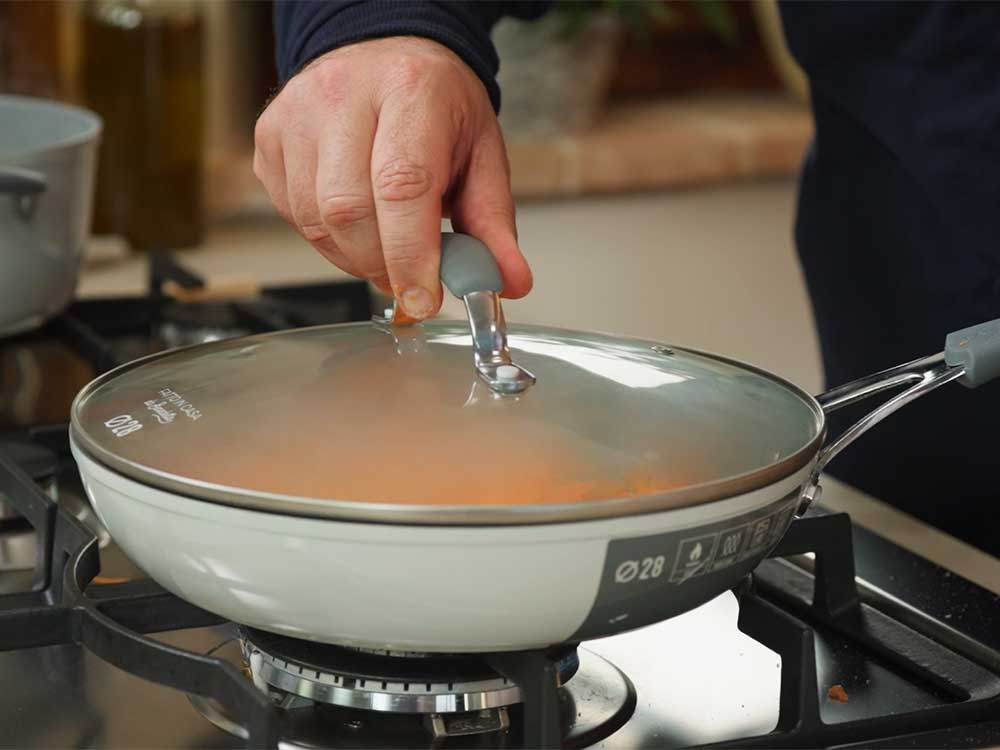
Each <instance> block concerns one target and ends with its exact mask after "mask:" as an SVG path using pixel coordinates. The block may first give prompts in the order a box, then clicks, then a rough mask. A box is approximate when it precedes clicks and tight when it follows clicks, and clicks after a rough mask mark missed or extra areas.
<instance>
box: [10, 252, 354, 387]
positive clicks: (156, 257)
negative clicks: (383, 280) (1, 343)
mask: <svg viewBox="0 0 1000 750" xmlns="http://www.w3.org/2000/svg"><path fill="white" fill-rule="evenodd" d="M148 278H149V293H148V294H147V295H146V296H144V297H111V298H104V299H86V300H78V301H76V302H74V303H73V304H72V305H71V306H70V307H69V308H68V309H67V310H65V311H64V312H63V313H61V314H60V315H58V316H56V317H55V318H53V319H52V320H50V321H49V322H48V323H47V324H46V325H45V326H44V327H43V328H41V329H39V330H38V331H34V332H32V333H29V334H25V335H24V336H23V338H25V339H31V340H55V341H59V342H62V343H63V344H65V345H66V346H67V347H68V348H69V349H71V350H72V351H74V352H76V353H77V354H78V355H79V356H80V357H81V358H83V360H84V361H86V362H87V363H88V364H89V365H90V366H91V368H92V369H93V371H94V375H100V374H101V373H104V372H107V371H108V370H111V369H113V368H115V367H117V366H118V365H121V364H124V363H125V361H127V360H131V359H134V358H135V357H136V356H139V355H132V356H126V357H122V356H121V354H120V352H119V351H118V350H117V348H116V346H115V344H116V340H117V339H118V338H119V337H123V336H138V337H140V338H142V339H149V338H153V337H155V335H156V328H157V326H159V325H162V324H164V323H170V322H180V323H192V324H194V325H197V324H199V323H203V322H211V321H215V320H220V319H221V320H224V321H225V322H226V325H228V326H231V327H235V328H238V329H240V330H241V331H242V332H245V333H267V332H270V331H279V330H284V329H287V328H298V327H303V326H313V325H323V324H326V323H344V322H348V321H357V320H367V319H369V318H370V317H371V314H372V311H373V300H372V297H371V293H370V291H369V288H368V285H367V283H366V282H364V281H336V282H330V283H324V284H315V283H310V284H299V285H284V286H279V287H265V288H263V289H261V290H260V294H259V295H258V296H257V297H256V298H253V299H233V300H227V301H220V302H212V303H197V302H194V303H184V302H178V301H177V300H174V299H173V298H172V297H170V296H169V295H168V294H167V293H166V292H165V291H164V285H165V283H166V282H168V281H169V282H174V283H176V284H177V285H179V286H181V287H183V288H184V289H188V290H194V289H201V288H203V287H204V286H205V281H204V280H203V279H202V278H201V277H200V276H198V275H197V274H195V273H193V272H192V271H190V270H189V269H187V268H185V267H184V266H183V265H182V264H180V263H179V262H178V261H177V260H176V258H175V257H174V256H172V255H170V254H169V253H153V254H151V255H150V258H149V269H148ZM147 353H148V352H147Z"/></svg>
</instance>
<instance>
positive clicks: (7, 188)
mask: <svg viewBox="0 0 1000 750" xmlns="http://www.w3.org/2000/svg"><path fill="white" fill-rule="evenodd" d="M46 187H47V183H46V181H45V175H43V174H42V173H41V172H35V171H33V170H31V169H22V168H21V167H0V193H9V194H10V195H14V196H27V195H38V194H39V193H41V192H43V191H44V190H45V188H46Z"/></svg>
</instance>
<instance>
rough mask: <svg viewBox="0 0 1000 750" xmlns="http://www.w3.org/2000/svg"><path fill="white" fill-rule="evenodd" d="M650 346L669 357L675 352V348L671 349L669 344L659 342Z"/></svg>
mask: <svg viewBox="0 0 1000 750" xmlns="http://www.w3.org/2000/svg"><path fill="white" fill-rule="evenodd" d="M649 348H650V349H652V350H653V351H654V352H656V353H657V354H663V355H666V356H667V357H669V356H670V355H672V354H673V353H674V350H673V349H671V348H670V347H669V346H661V345H660V344H657V345H655V346H651V347H649Z"/></svg>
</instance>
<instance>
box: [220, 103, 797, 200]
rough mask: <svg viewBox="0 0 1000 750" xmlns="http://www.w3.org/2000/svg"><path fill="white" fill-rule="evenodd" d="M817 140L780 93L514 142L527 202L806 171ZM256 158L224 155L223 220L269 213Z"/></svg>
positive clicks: (513, 158) (619, 108) (661, 110)
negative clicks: (808, 150)
mask: <svg viewBox="0 0 1000 750" xmlns="http://www.w3.org/2000/svg"><path fill="white" fill-rule="evenodd" d="M812 134H813V122H812V115H811V113H810V112H809V108H808V106H807V105H805V104H804V103H802V102H801V101H799V100H798V99H796V98H795V97H793V96H791V95H790V94H786V93H781V92H757V93H734V94H712V95H686V96H676V97H671V98H666V99H654V100H649V101H620V102H611V103H610V104H609V106H608V108H607V111H606V112H605V113H604V114H603V115H602V116H601V117H600V119H599V120H598V121H597V122H596V123H595V124H594V125H593V126H592V127H591V128H589V129H587V130H584V131H581V132H578V133H566V134H562V135H558V136H551V137H544V138H533V139H518V138H517V137H515V136H510V135H508V136H507V151H508V155H509V157H510V165H511V190H512V192H513V194H514V197H515V198H517V199H519V200H524V199H538V198H555V197H569V196H579V195H597V194H607V193H620V192H633V191H645V190H656V189H664V188H670V189H678V188H692V187H705V186H709V185H720V184H730V183H736V182H741V181H746V180H751V179H759V178H765V177H790V176H793V175H795V174H796V173H797V172H798V169H799V165H800V163H801V161H802V155H803V153H804V152H805V149H806V147H807V145H808V144H809V141H810V139H811V138H812ZM252 162H253V154H252V153H251V152H250V151H249V150H248V151H246V152H244V153H230V154H226V155H225V156H224V158H223V157H222V156H221V155H220V156H219V157H218V158H217V159H215V160H214V161H213V162H212V165H211V168H210V170H209V190H208V195H207V200H208V207H209V210H210V211H211V212H212V213H213V215H216V216H223V217H224V216H232V215H244V216H245V215H255V214H262V215H266V214H268V213H270V201H269V200H268V197H267V194H266V193H265V192H264V189H263V188H262V187H261V185H260V184H259V183H258V182H257V180H256V178H255V177H254V176H253V169H252V166H251V165H252Z"/></svg>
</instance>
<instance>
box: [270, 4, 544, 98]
mask: <svg viewBox="0 0 1000 750" xmlns="http://www.w3.org/2000/svg"><path fill="white" fill-rule="evenodd" d="M548 5H549V3H548V2H537V1H534V2H485V1H479V2H477V1H476V0H471V1H470V0H451V1H433V2H432V1H429V0H328V1H326V2H323V1H320V0H278V1H277V2H275V4H274V32H275V41H276V44H277V61H278V76H279V79H280V82H281V83H282V84H284V83H285V82H286V81H287V80H288V79H289V78H291V77H292V76H293V75H295V74H296V73H297V72H298V71H299V70H301V69H302V67H303V66H305V65H306V64H308V63H309V62H310V61H311V60H312V59H314V58H316V57H318V56H319V55H322V54H323V53H325V52H329V51H330V50H332V49H336V48H337V47H342V46H344V45H345V44H350V43H352V42H358V41H361V40H363V39H375V38H378V37H387V36H420V37H425V38H427V39H433V40H434V41H436V42H438V43H440V44H443V45H444V46H446V47H448V48H449V49H450V50H452V51H453V52H454V53H455V54H457V55H458V56H459V57H461V58H462V60H464V61H465V63H466V64H467V65H468V66H469V67H470V68H472V70H473V71H475V73H476V75H478V76H479V78H480V79H482V81H483V84H484V85H485V86H486V90H487V91H488V92H489V95H490V101H491V102H492V103H493V108H494V109H496V110H499V109H500V89H499V87H498V86H497V83H496V74H497V68H498V66H499V61H498V60H497V53H496V50H495V49H494V48H493V43H492V42H491V41H490V29H491V28H492V27H493V24H494V23H496V22H497V21H498V20H499V19H500V18H501V16H504V15H513V16H517V17H519V18H535V17H537V16H539V15H541V14H542V13H544V12H545V10H546V8H547V6H548Z"/></svg>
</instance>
